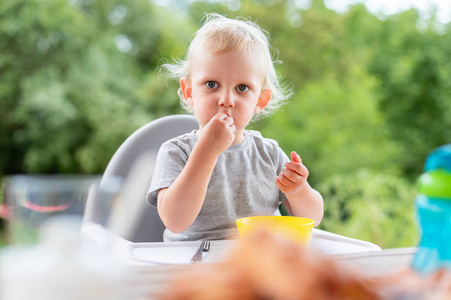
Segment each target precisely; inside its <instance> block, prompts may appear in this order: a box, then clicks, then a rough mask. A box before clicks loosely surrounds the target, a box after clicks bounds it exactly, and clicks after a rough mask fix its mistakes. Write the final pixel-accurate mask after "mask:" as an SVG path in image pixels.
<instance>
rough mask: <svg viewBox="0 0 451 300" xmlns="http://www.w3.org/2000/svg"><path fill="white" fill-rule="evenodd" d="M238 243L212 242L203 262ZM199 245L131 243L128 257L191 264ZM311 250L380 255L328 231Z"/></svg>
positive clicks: (319, 234) (318, 233)
mask: <svg viewBox="0 0 451 300" xmlns="http://www.w3.org/2000/svg"><path fill="white" fill-rule="evenodd" d="M238 242H239V241H238V240H224V241H212V242H211V250H210V251H209V252H204V254H203V255H204V259H203V262H205V263H209V262H219V261H222V260H223V258H224V254H225V253H226V252H227V250H228V249H230V248H231V247H233V246H235V245H236V244H237V243H238ZM199 244H200V243H199V242H198V241H194V242H169V243H130V244H128V246H127V255H128V257H129V258H131V259H132V260H135V261H139V262H144V263H150V264H188V263H190V260H191V257H192V256H193V254H194V253H195V252H196V249H197V248H198V247H199ZM310 248H313V249H317V250H319V251H322V252H323V253H325V254H326V255H342V254H352V253H363V252H369V251H379V250H381V248H380V247H379V246H377V245H375V244H372V243H369V242H365V241H361V240H356V239H351V238H348V237H344V236H341V235H338V234H334V233H330V232H327V231H323V230H319V229H314V231H313V235H312V240H311V242H310Z"/></svg>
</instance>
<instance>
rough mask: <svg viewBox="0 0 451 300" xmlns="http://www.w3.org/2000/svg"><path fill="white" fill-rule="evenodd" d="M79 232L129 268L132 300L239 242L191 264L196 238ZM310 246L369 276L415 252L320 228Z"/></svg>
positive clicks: (222, 244) (404, 263)
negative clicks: (142, 238)
mask: <svg viewBox="0 0 451 300" xmlns="http://www.w3.org/2000/svg"><path fill="white" fill-rule="evenodd" d="M83 233H84V234H83V236H84V238H86V239H87V240H88V241H90V242H92V243H98V244H101V245H102V246H105V245H108V247H109V248H108V249H109V250H110V251H111V252H112V253H113V255H115V256H116V258H117V259H118V261H121V262H123V264H124V267H126V268H128V270H130V274H132V276H131V277H130V278H129V279H130V280H131V281H128V282H130V283H133V284H129V285H128V286H133V299H149V297H150V298H153V297H157V296H158V295H159V294H161V292H163V291H164V290H165V288H166V287H167V284H168V283H169V282H170V281H171V279H172V278H173V277H174V276H176V275H179V274H182V273H183V272H185V273H189V272H191V271H192V270H194V268H196V269H199V268H202V267H206V268H207V267H208V266H209V265H210V263H217V262H220V261H222V260H223V259H224V258H225V255H226V254H227V253H228V251H229V250H230V249H231V248H233V247H235V246H236V245H237V244H238V243H239V240H222V241H212V242H211V250H210V251H209V252H208V253H207V254H206V255H205V259H204V263H202V264H196V265H193V264H190V263H189V260H190V258H191V257H192V255H193V254H194V252H195V250H196V249H197V247H199V245H200V242H198V241H195V242H174V243H131V242H129V241H127V240H124V239H122V238H120V237H118V236H116V235H114V234H111V233H110V232H109V231H107V230H106V229H105V228H103V227H101V226H100V225H96V224H92V225H90V226H87V227H85V228H84V232H83ZM310 247H311V248H315V249H317V250H319V251H322V252H323V253H325V254H326V255H328V256H329V257H330V258H331V259H333V260H334V261H336V262H337V263H338V264H340V265H341V266H343V268H355V269H356V270H359V271H360V273H364V274H365V275H367V276H370V277H379V276H386V275H390V274H393V273H394V272H397V271H399V270H401V269H403V268H407V267H408V266H409V264H410V262H411V260H412V258H413V255H414V254H415V252H416V248H400V249H385V250H381V249H380V247H378V246H377V245H374V244H372V243H368V242H365V241H360V240H354V239H350V238H347V237H343V236H340V235H335V234H333V233H329V232H324V231H321V230H315V232H314V234H313V236H312V241H311V244H310ZM165 259H167V261H165ZM362 270H364V272H362ZM1 290H2V286H1V281H0V292H1ZM0 294H1V293H0Z"/></svg>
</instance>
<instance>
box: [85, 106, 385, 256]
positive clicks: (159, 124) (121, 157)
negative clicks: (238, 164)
mask: <svg viewBox="0 0 451 300" xmlns="http://www.w3.org/2000/svg"><path fill="white" fill-rule="evenodd" d="M198 128H199V124H198V123H197V121H196V119H195V118H194V116H191V115H170V116H165V117H162V118H159V119H156V120H154V121H152V122H150V123H148V124H146V125H144V126H143V127H141V128H139V129H138V130H137V131H135V132H134V133H133V134H131V135H130V136H129V137H128V138H127V139H126V140H125V141H124V142H123V144H122V145H121V146H120V147H119V148H118V150H117V151H116V153H115V154H114V155H113V157H112V158H111V160H110V162H109V163H108V166H107V167H106V169H105V173H104V174H103V179H108V178H112V177H113V178H114V177H121V178H125V180H126V182H124V185H126V186H128V188H124V189H125V191H124V193H122V194H121V199H119V202H121V203H120V205H116V204H114V205H113V208H112V210H111V212H110V211H108V213H109V214H110V215H112V217H113V218H115V219H114V220H113V224H110V225H109V226H110V227H111V228H109V229H111V230H112V231H113V232H115V233H116V234H117V235H119V236H120V237H121V238H123V239H125V240H127V241H130V242H133V243H139V242H162V241H163V231H164V229H165V227H164V225H163V222H162V221H161V219H160V217H159V215H158V212H157V209H156V208H155V207H153V206H151V205H150V204H148V203H147V202H146V195H147V190H148V187H149V185H150V181H151V179H152V173H153V166H154V163H155V160H156V155H157V153H158V150H159V148H160V146H161V144H162V143H163V142H165V141H167V140H169V139H171V138H173V137H176V136H178V135H181V134H184V133H188V132H190V131H192V130H195V129H198ZM88 202H91V203H88V204H89V205H87V206H89V208H88V207H87V211H86V213H85V214H86V216H85V220H87V221H92V222H94V223H95V222H98V215H99V210H102V206H101V205H99V203H95V202H96V200H95V199H94V200H93V199H91V200H89V201H88ZM103 207H104V206H103ZM103 213H104V212H103ZM104 214H105V213H104ZM277 214H280V213H279V211H276V212H275V215H277ZM117 216H119V217H117ZM96 218H97V220H96ZM110 221H111V220H110ZM102 225H106V224H102ZM315 237H316V239H315ZM343 242H344V243H343ZM315 243H317V244H321V245H319V246H321V247H322V248H323V249H327V248H328V247H332V248H333V247H342V246H343V245H346V247H348V246H349V249H343V251H344V252H346V251H348V250H349V251H351V252H352V251H354V250H355V252H358V251H360V250H359V249H371V250H380V249H381V248H380V247H379V246H377V245H374V244H372V243H369V242H366V241H360V240H356V239H352V238H348V237H344V236H341V235H338V234H335V233H330V232H327V231H324V230H319V229H313V235H312V244H315ZM353 247H354V248H353Z"/></svg>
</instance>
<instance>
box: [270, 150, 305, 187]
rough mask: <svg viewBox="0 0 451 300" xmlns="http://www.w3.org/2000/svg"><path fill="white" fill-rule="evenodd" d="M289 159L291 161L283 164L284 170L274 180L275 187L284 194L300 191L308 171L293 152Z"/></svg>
mask: <svg viewBox="0 0 451 300" xmlns="http://www.w3.org/2000/svg"><path fill="white" fill-rule="evenodd" d="M290 157H291V161H290V162H287V163H286V164H285V168H284V169H283V170H282V172H281V173H280V174H279V176H277V178H276V186H277V187H278V188H279V189H280V190H281V191H282V192H283V193H285V194H291V193H296V192H298V191H300V190H301V189H302V188H303V187H304V185H305V183H306V181H307V177H308V175H309V172H308V169H307V168H306V167H305V166H304V165H303V164H302V160H301V157H300V156H299V155H298V154H297V153H296V152H295V151H293V152H291V154H290Z"/></svg>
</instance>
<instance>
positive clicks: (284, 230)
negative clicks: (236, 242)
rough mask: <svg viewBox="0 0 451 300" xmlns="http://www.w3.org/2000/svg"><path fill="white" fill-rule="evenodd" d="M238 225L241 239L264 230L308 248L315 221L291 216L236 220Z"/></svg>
mask: <svg viewBox="0 0 451 300" xmlns="http://www.w3.org/2000/svg"><path fill="white" fill-rule="evenodd" d="M236 225H237V227H238V233H239V235H240V238H241V239H243V238H245V237H246V236H247V235H248V234H250V233H252V232H253V231H255V230H258V229H264V230H267V231H269V232H271V233H273V234H277V235H280V236H283V237H286V238H288V239H289V240H291V241H294V242H296V243H298V244H302V245H305V246H308V245H309V244H310V239H311V237H312V230H313V226H314V225H315V221H314V220H312V219H308V218H300V217H290V216H256V217H245V218H240V219H238V220H236Z"/></svg>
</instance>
